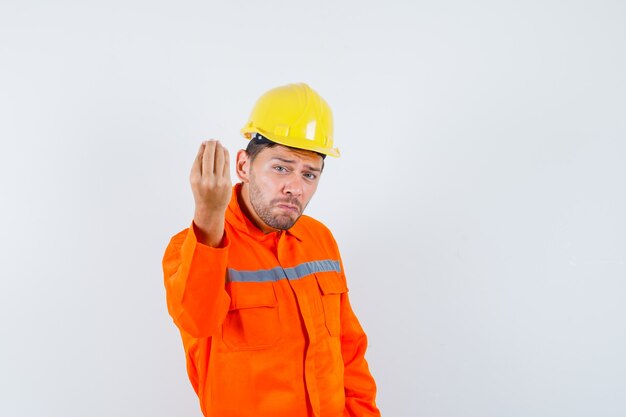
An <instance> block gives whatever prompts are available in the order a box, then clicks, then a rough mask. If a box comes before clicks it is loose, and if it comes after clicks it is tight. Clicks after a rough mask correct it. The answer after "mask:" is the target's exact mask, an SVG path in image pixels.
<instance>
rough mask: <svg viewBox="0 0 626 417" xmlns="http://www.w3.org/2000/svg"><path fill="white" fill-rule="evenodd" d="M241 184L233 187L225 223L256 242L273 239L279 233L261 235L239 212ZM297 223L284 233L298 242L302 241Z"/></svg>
mask: <svg viewBox="0 0 626 417" xmlns="http://www.w3.org/2000/svg"><path fill="white" fill-rule="evenodd" d="M242 184H243V183H241V182H240V183H237V184H235V185H234V186H233V193H232V196H231V198H230V203H229V204H228V209H227V210H226V221H227V222H228V223H229V224H230V225H231V226H233V227H234V228H235V229H236V230H238V231H240V232H243V233H245V234H247V235H250V236H253V237H255V238H256V239H258V240H263V239H266V238H268V237H273V236H274V234H275V233H280V232H272V233H268V234H265V233H263V231H261V229H259V228H258V227H256V226H255V225H254V223H252V221H251V220H250V219H249V218H248V216H246V215H245V214H244V212H243V211H242V210H241V205H240V204H239V199H240V198H241V197H240V195H241V186H242ZM299 223H300V220H299V219H298V221H297V222H296V224H294V225H293V227H291V228H290V229H288V230H285V233H286V234H287V235H291V236H293V237H295V238H296V239H298V240H302V239H301V236H302V231H301V230H300V227H299Z"/></svg>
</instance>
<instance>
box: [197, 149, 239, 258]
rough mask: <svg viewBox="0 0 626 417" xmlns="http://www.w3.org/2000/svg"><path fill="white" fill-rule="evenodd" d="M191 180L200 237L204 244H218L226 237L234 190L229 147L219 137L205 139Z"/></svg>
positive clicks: (198, 236) (198, 237)
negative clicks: (226, 222)
mask: <svg viewBox="0 0 626 417" xmlns="http://www.w3.org/2000/svg"><path fill="white" fill-rule="evenodd" d="M189 182H190V183H191V190H192V192H193V198H194V200H195V203H196V209H195V214H194V218H193V222H194V226H195V228H194V230H195V232H196V237H197V239H198V241H199V242H200V243H203V244H206V245H209V246H213V247H217V246H219V245H220V243H221V242H222V237H223V236H224V217H225V213H226V208H227V207H228V203H229V202H230V197H231V193H232V182H231V180H230V156H229V154H228V150H227V149H226V148H225V147H224V146H223V145H222V144H221V143H219V142H218V141H216V140H209V141H205V142H203V143H202V144H201V145H200V149H199V150H198V155H197V156H196V159H195V161H194V162H193V166H192V167H191V174H190V176H189Z"/></svg>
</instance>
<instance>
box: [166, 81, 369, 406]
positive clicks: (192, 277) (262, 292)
mask: <svg viewBox="0 0 626 417" xmlns="http://www.w3.org/2000/svg"><path fill="white" fill-rule="evenodd" d="M332 123H333V122H332V113H331V111H330V108H329V107H328V105H327V104H326V102H325V101H324V100H323V99H322V98H321V97H320V96H319V95H318V94H317V93H316V92H315V91H313V90H312V89H311V88H310V87H309V86H308V85H306V84H290V85H287V86H283V87H278V88H275V89H273V90H270V91H268V92H267V93H265V94H264V95H263V96H262V97H261V98H260V99H259V100H258V101H257V103H256V105H255V107H254V109H253V111H252V114H251V116H250V121H249V122H248V123H247V124H246V126H245V127H244V128H243V129H242V133H243V134H244V136H245V137H246V138H247V139H249V140H250V142H249V143H248V147H247V148H246V150H245V151H244V150H240V151H239V152H238V153H237V158H236V166H235V169H236V172H237V176H238V177H239V179H240V180H241V182H240V183H239V184H236V185H235V186H234V187H232V183H231V180H230V165H229V154H228V151H227V150H226V148H225V147H224V146H222V145H221V144H220V143H219V142H217V141H213V140H211V141H207V142H204V143H202V145H201V146H200V150H199V151H198V155H197V156H196V159H195V161H194V163H193V167H192V170H191V177H190V182H191V188H192V190H193V196H194V200H195V215H194V219H193V222H192V224H191V226H190V227H189V229H186V230H183V231H182V232H181V233H179V234H177V235H176V236H174V237H173V238H172V240H171V242H170V244H169V246H168V247H167V250H166V252H165V256H164V259H163V270H164V273H165V287H166V290H167V305H168V310H169V313H170V315H171V316H172V318H173V319H174V323H175V324H176V325H177V326H178V328H179V330H180V332H181V335H182V339H183V345H184V348H185V353H186V360H187V372H188V374H189V378H190V380H191V383H192V385H193V387H194V389H195V391H196V393H197V394H198V397H199V399H200V405H201V408H202V412H203V413H204V415H205V416H219V417H231V416H232V417H236V416H246V417H251V416H255V417H265V416H268V417H269V416H271V417H301V416H302V417H304V416H316V417H330V416H332V417H335V416H337V417H340V416H379V415H380V413H379V411H378V409H377V407H376V404H375V395H376V386H375V384H374V380H373V378H372V376H371V374H370V372H369V370H368V366H367V362H366V361H365V358H364V354H365V349H366V345H367V340H366V336H365V333H364V332H363V329H362V328H361V326H360V325H359V322H358V320H357V319H356V317H355V315H354V313H353V311H352V308H351V307H350V302H349V300H348V294H347V291H348V290H347V287H346V279H345V276H344V273H343V266H342V264H341V259H340V256H339V251H338V249H337V245H336V243H335V241H334V239H333V237H332V235H331V233H330V231H329V230H328V229H327V228H326V227H325V226H323V225H322V224H321V223H319V222H317V221H316V220H313V219H312V218H310V217H308V216H305V215H303V214H302V213H303V211H304V209H305V207H306V206H307V204H308V202H309V201H310V199H311V197H313V194H314V193H315V190H316V189H317V185H318V181H319V178H320V176H321V174H322V171H323V168H324V157H325V156H326V155H331V156H339V152H338V150H337V149H335V148H333V124H332Z"/></svg>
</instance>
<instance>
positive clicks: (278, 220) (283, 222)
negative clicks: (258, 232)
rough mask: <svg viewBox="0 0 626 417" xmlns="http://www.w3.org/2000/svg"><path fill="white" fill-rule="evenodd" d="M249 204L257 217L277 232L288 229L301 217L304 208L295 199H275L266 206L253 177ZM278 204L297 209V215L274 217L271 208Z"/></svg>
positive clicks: (250, 184)
mask: <svg viewBox="0 0 626 417" xmlns="http://www.w3.org/2000/svg"><path fill="white" fill-rule="evenodd" d="M249 186H250V204H252V208H253V209H254V211H255V212H256V214H257V216H259V218H260V219H261V220H262V221H263V223H265V224H266V225H268V226H269V227H271V228H273V229H277V230H287V229H290V228H291V227H292V226H293V225H294V224H296V222H297V221H298V219H299V218H300V216H302V212H303V211H304V208H303V207H302V205H301V204H300V202H299V201H298V200H297V199H295V198H291V199H290V198H282V199H281V198H276V199H273V200H271V201H270V202H269V203H268V204H264V203H263V193H262V192H261V189H260V188H259V187H258V186H257V185H256V181H254V177H251V178H250V183H249ZM278 203H286V204H291V205H294V206H296V207H298V211H299V213H298V215H297V216H295V218H294V217H291V216H288V215H275V214H272V207H274V206H275V205H276V204H278Z"/></svg>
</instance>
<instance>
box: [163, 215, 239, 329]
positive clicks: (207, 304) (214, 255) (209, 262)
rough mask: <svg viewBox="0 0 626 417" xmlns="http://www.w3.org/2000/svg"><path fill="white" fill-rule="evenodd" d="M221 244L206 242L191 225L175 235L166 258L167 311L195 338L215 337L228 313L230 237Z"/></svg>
mask: <svg viewBox="0 0 626 417" xmlns="http://www.w3.org/2000/svg"><path fill="white" fill-rule="evenodd" d="M222 243H223V245H222V247H219V248H212V247H209V246H206V245H203V244H202V243H200V242H198V240H197V237H196V234H195V233H194V231H193V227H192V228H190V229H188V230H187V231H185V232H182V233H179V234H178V235H176V236H174V238H172V241H171V242H170V244H169V245H168V248H167V250H166V252H165V256H164V258H163V271H164V275H165V288H166V293H167V306H168V311H169V313H170V315H171V316H172V318H173V319H174V322H175V323H176V325H177V326H178V327H179V328H180V329H181V330H184V331H185V332H187V333H188V334H190V335H192V336H194V337H210V336H212V335H213V334H214V333H215V332H216V331H217V329H218V328H219V326H220V325H221V323H222V322H223V320H224V318H225V316H226V313H227V312H228V305H229V302H230V299H229V297H228V294H227V293H226V291H225V290H224V285H225V277H226V269H227V259H228V239H227V238H226V237H224V238H223V241H222Z"/></svg>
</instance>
